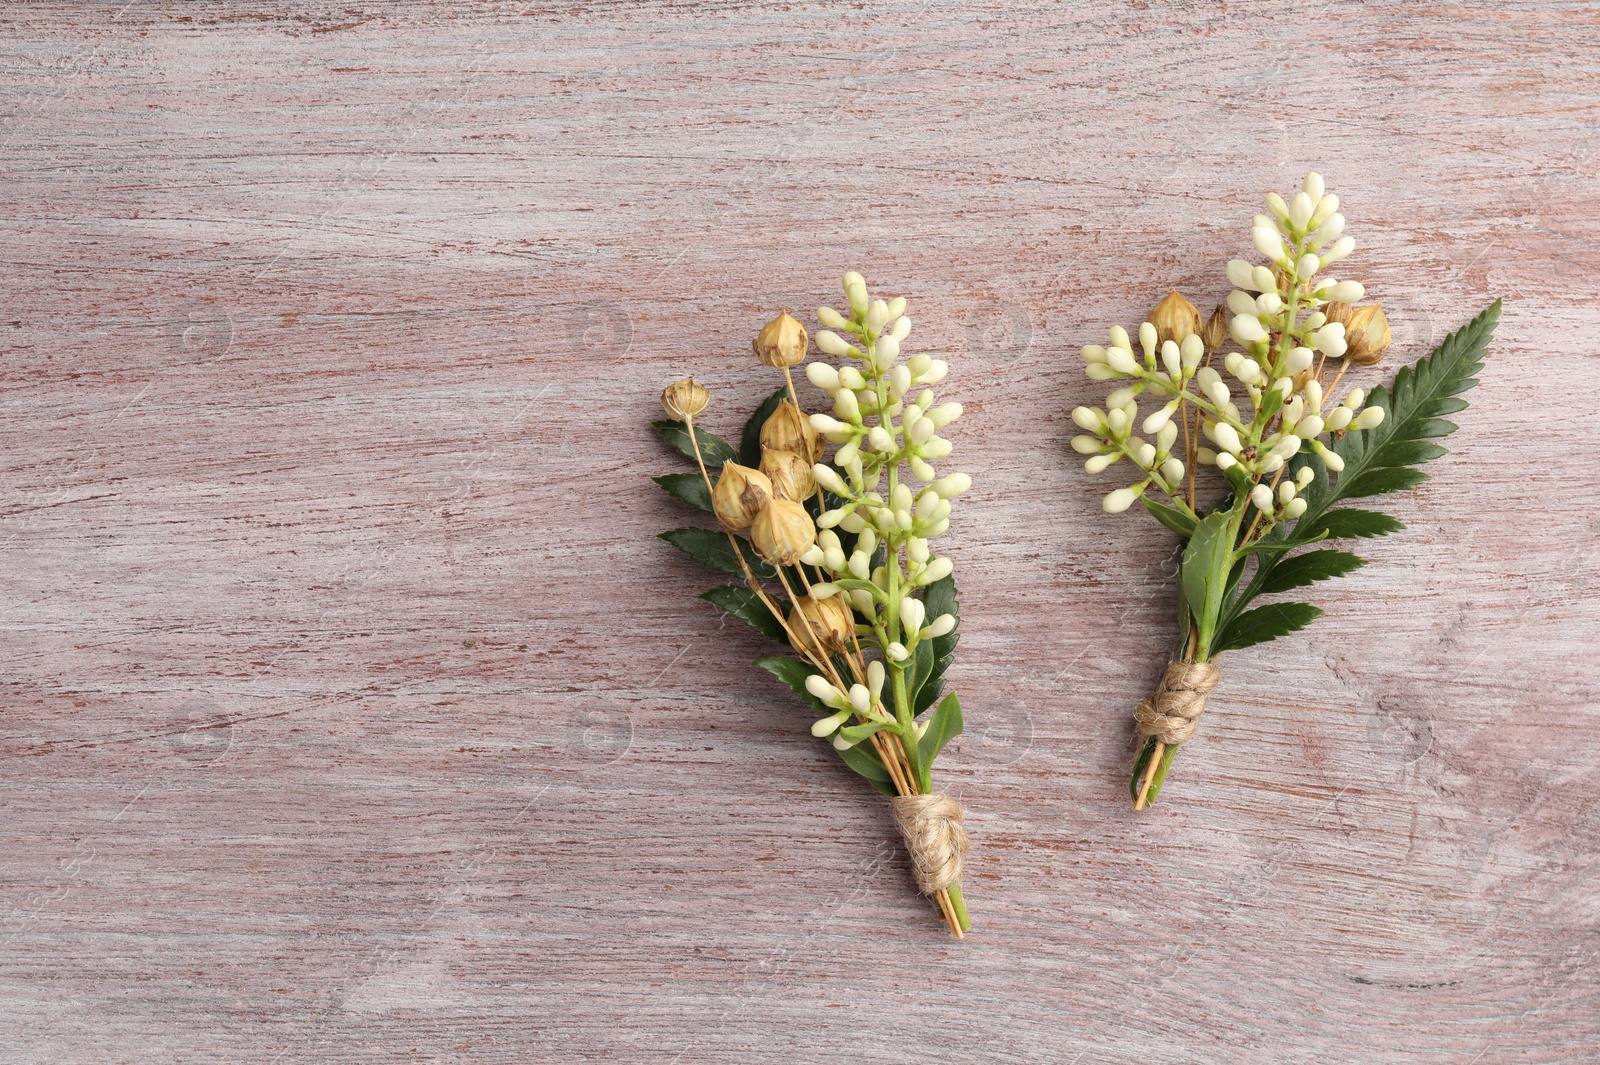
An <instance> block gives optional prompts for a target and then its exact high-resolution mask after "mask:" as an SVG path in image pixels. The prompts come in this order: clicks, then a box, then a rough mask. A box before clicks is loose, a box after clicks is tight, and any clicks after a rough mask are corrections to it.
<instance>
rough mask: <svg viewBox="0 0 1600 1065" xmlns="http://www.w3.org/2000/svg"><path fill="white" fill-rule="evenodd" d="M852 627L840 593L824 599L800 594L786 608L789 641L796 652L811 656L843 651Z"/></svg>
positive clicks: (847, 607) (848, 640) (853, 624)
mask: <svg viewBox="0 0 1600 1065" xmlns="http://www.w3.org/2000/svg"><path fill="white" fill-rule="evenodd" d="M807 623H809V625H810V627H809V628H807ZM855 626H856V622H855V616H854V615H853V614H852V613H851V612H850V608H849V606H847V605H846V604H845V601H844V596H842V595H834V596H830V597H829V598H827V599H813V598H811V597H810V596H809V595H802V596H801V597H800V598H799V599H796V600H795V602H794V606H792V607H790V608H789V630H790V632H791V633H792V634H793V635H791V636H790V637H789V643H790V645H791V646H792V647H793V648H794V649H795V650H796V651H799V652H800V653H801V654H803V655H811V656H812V657H813V658H823V657H826V656H827V655H830V654H836V655H838V654H844V652H845V648H847V647H848V646H849V645H850V638H851V637H852V636H853V635H854V634H855Z"/></svg>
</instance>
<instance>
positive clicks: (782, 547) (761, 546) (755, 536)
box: [750, 499, 817, 566]
mask: <svg viewBox="0 0 1600 1065" xmlns="http://www.w3.org/2000/svg"><path fill="white" fill-rule="evenodd" d="M816 540H817V527H816V526H815V525H814V524H812V522H811V515H810V514H807V513H806V508H805V507H802V506H801V505H800V504H799V503H796V502H794V501H793V500H790V499H774V500H772V501H771V502H770V503H768V504H767V505H766V506H764V507H762V508H761V513H759V514H757V515H756V520H755V522H754V523H753V524H752V525H751V526H750V542H751V544H753V545H755V549H756V554H758V555H760V556H761V557H762V558H764V559H766V560H767V561H768V562H770V563H772V564H773V565H774V566H792V565H794V563H795V562H797V561H799V559H800V556H801V555H803V554H805V553H806V549H807V548H809V547H810V546H811V545H812V544H814V543H816Z"/></svg>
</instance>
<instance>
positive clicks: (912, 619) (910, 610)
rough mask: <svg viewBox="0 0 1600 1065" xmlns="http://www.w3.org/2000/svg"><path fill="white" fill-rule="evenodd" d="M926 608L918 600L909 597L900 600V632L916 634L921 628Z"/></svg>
mask: <svg viewBox="0 0 1600 1065" xmlns="http://www.w3.org/2000/svg"><path fill="white" fill-rule="evenodd" d="M926 613H927V608H926V607H924V606H923V605H922V601H921V600H920V599H913V598H911V597H910V596H909V595H908V596H906V597H905V598H903V599H901V600H900V628H901V631H902V632H916V631H917V630H919V629H921V628H922V622H923V620H924V618H925V616H926Z"/></svg>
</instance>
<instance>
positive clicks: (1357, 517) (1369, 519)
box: [1294, 507, 1405, 543]
mask: <svg viewBox="0 0 1600 1065" xmlns="http://www.w3.org/2000/svg"><path fill="white" fill-rule="evenodd" d="M1404 528H1405V526H1404V525H1402V524H1401V523H1400V522H1399V520H1397V519H1395V518H1391V517H1390V516H1389V515H1387V514H1382V513H1379V512H1378V511H1376V510H1361V509H1359V508H1357V507H1341V508H1340V509H1338V510H1330V511H1328V512H1327V513H1326V514H1323V515H1322V516H1321V517H1319V518H1317V519H1316V521H1315V522H1313V523H1312V525H1310V526H1309V527H1308V526H1307V525H1306V523H1305V520H1304V519H1301V521H1300V523H1299V524H1298V525H1296V526H1295V530H1294V533H1295V536H1296V537H1297V538H1298V537H1299V536H1300V535H1301V534H1302V533H1304V534H1305V535H1306V536H1307V537H1308V539H1306V540H1297V542H1298V543H1309V542H1311V541H1310V539H1309V538H1310V537H1316V538H1318V539H1328V540H1345V539H1354V538H1359V537H1367V536H1388V535H1389V534H1390V533H1392V532H1399V531H1400V530H1401V529H1404Z"/></svg>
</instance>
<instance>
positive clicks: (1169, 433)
mask: <svg viewBox="0 0 1600 1065" xmlns="http://www.w3.org/2000/svg"><path fill="white" fill-rule="evenodd" d="M1177 441H1178V427H1177V426H1176V425H1173V424H1172V423H1171V422H1168V423H1167V424H1166V425H1163V426H1162V427H1161V428H1160V430H1159V431H1157V433H1156V447H1159V448H1160V449H1161V450H1162V451H1171V450H1172V445H1173V444H1175V443H1177Z"/></svg>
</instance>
